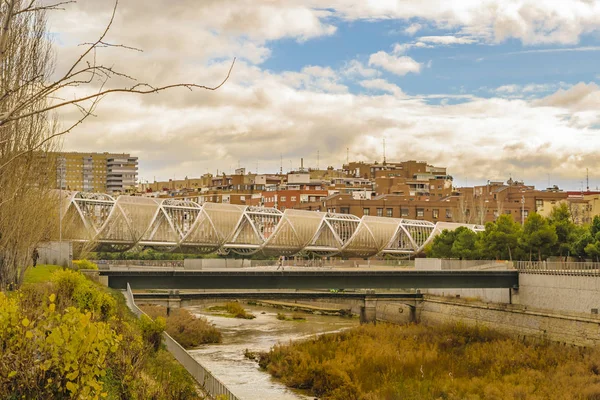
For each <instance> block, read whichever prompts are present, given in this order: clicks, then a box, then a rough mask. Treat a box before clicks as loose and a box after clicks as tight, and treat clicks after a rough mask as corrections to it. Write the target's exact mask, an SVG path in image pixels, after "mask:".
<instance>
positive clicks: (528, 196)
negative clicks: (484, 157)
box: [297, 181, 567, 224]
mask: <svg viewBox="0 0 600 400" xmlns="http://www.w3.org/2000/svg"><path fill="white" fill-rule="evenodd" d="M566 198H567V193H565V192H560V191H540V190H535V189H534V188H533V187H532V186H525V185H524V184H522V183H521V182H512V181H509V182H507V184H504V183H502V182H490V183H488V184H487V185H483V186H476V187H473V188H459V189H457V190H456V191H454V192H453V193H452V194H451V195H449V196H446V197H443V198H437V197H436V196H431V195H427V196H426V195H414V196H410V195H409V196H406V195H396V194H383V195H379V196H371V197H368V198H358V197H357V196H352V195H350V194H343V193H340V194H332V195H330V196H328V197H326V198H324V199H322V200H321V201H320V202H309V203H304V204H301V205H299V206H298V207H297V208H299V209H303V210H318V211H327V212H337V213H342V214H353V215H356V216H358V217H362V216H363V215H373V216H380V217H393V218H407V219H416V220H426V221H432V222H438V221H444V222H463V223H473V224H484V223H486V222H490V221H494V220H496V218H498V216H499V215H500V214H503V213H504V214H510V215H512V216H513V219H514V220H515V221H521V219H522V216H523V218H527V216H528V215H529V213H531V212H533V211H540V210H542V211H543V210H544V207H547V206H548V205H551V204H552V203H553V202H554V203H555V204H556V203H558V202H560V201H562V200H565V199H566Z"/></svg>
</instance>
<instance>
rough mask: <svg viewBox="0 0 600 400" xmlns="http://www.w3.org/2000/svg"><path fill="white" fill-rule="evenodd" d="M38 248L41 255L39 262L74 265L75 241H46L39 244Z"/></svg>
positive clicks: (66, 265) (65, 265) (64, 265)
mask: <svg viewBox="0 0 600 400" xmlns="http://www.w3.org/2000/svg"><path fill="white" fill-rule="evenodd" d="M37 250H38V254H39V256H40V258H39V259H38V261H37V263H38V264H52V265H60V266H63V267H72V266H73V265H72V264H73V243H71V242H44V243H40V244H39V246H38V247H37Z"/></svg>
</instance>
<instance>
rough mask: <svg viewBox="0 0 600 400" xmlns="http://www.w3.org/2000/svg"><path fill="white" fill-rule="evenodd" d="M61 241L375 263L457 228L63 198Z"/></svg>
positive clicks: (145, 200) (166, 202)
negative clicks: (299, 255)
mask: <svg viewBox="0 0 600 400" xmlns="http://www.w3.org/2000/svg"><path fill="white" fill-rule="evenodd" d="M61 206H62V207H63V209H62V216H63V217H62V237H63V239H66V240H71V241H74V242H89V243H92V244H95V245H97V246H98V247H102V248H109V249H113V250H120V251H122V250H126V249H128V248H131V247H134V246H138V245H139V246H145V247H153V248H157V249H160V250H168V251H171V250H175V249H177V251H183V252H197V253H198V252H199V253H212V252H217V251H220V252H229V251H232V252H235V253H238V254H243V255H250V254H254V253H258V252H262V253H263V254H265V255H293V254H297V253H301V252H308V253H313V254H315V255H319V256H333V255H338V256H344V257H370V256H374V255H381V254H388V255H397V256H405V255H408V254H413V253H418V252H420V251H421V250H422V249H423V248H424V247H425V246H426V245H427V244H428V243H429V242H430V241H431V240H432V239H433V237H435V236H436V235H437V234H439V233H440V232H441V231H442V230H444V229H449V230H453V229H456V228H458V227H460V226H465V227H467V228H469V229H471V230H473V231H480V230H483V229H484V227H483V226H481V225H469V224H458V223H448V222H438V223H437V224H434V223H432V222H429V221H420V220H409V219H402V218H387V217H374V216H364V217H362V218H358V217H356V216H354V215H348V214H336V213H325V212H317V211H303V210H291V209H288V210H285V211H284V212H281V211H279V210H277V209H274V208H264V207H251V206H240V205H233V204H221V203H204V204H202V205H200V204H198V203H195V202H193V201H190V200H176V199H158V198H150V197H133V196H119V197H118V198H117V199H114V198H113V197H111V196H109V195H107V194H98V193H85V192H67V193H65V192H63V200H62V204H61Z"/></svg>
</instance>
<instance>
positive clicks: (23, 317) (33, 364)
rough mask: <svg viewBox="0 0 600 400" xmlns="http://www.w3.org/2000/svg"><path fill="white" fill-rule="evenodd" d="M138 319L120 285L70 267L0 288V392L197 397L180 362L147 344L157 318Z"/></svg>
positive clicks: (159, 399)
mask: <svg viewBox="0 0 600 400" xmlns="http://www.w3.org/2000/svg"><path fill="white" fill-rule="evenodd" d="M138 321H139V320H138V319H137V318H136V317H135V315H133V313H132V312H131V311H130V310H129V309H128V308H127V306H126V303H125V300H124V297H123V295H122V294H121V293H120V292H119V291H115V290H110V289H107V288H104V287H102V286H100V285H98V284H95V283H94V282H92V281H90V280H88V279H86V278H85V277H84V276H83V275H82V274H81V273H79V272H75V271H71V270H64V271H63V270H60V271H56V272H54V273H53V274H52V275H51V276H50V281H48V282H44V283H35V284H33V283H30V284H26V285H24V286H23V287H22V288H21V289H20V290H19V291H17V292H15V293H11V295H10V297H7V296H5V295H4V294H2V293H0V360H1V361H0V399H5V398H6V399H17V398H28V399H51V398H52V399H54V398H57V399H65V398H82V399H83V398H90V399H94V398H108V399H132V400H142V399H144V400H145V399H154V400H167V399H181V400H187V399H196V398H198V396H197V394H196V393H197V392H196V384H195V383H194V381H193V380H192V378H191V377H190V376H189V374H187V372H186V371H185V370H184V369H183V367H182V366H181V365H180V364H178V363H177V362H176V361H175V360H174V358H173V357H172V356H171V354H170V353H168V352H167V351H166V350H163V349H162V348H160V349H159V350H158V351H155V350H154V349H153V348H154V347H155V346H156V344H157V343H158V345H160V341H159V340H160V333H158V335H156V332H157V331H161V330H162V329H161V326H160V320H159V321H158V322H157V321H151V323H149V324H147V326H146V327H145V328H146V330H145V331H143V330H142V327H141V326H140V325H143V323H142V322H138ZM163 327H164V325H163ZM157 339H158V340H157Z"/></svg>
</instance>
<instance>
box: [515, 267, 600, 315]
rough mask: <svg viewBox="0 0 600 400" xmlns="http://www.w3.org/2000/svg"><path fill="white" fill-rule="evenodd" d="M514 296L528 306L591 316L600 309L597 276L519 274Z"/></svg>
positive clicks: (599, 283) (599, 289) (599, 287)
mask: <svg viewBox="0 0 600 400" xmlns="http://www.w3.org/2000/svg"><path fill="white" fill-rule="evenodd" d="M513 297H514V299H513V300H514V302H518V303H519V304H521V305H523V306H527V307H535V308H540V309H546V310H555V311H567V312H579V313H585V314H589V315H591V314H592V310H593V309H595V310H598V309H600V276H569V275H545V274H535V273H520V274H519V290H518V297H516V296H513ZM596 312H597V311H596Z"/></svg>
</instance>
